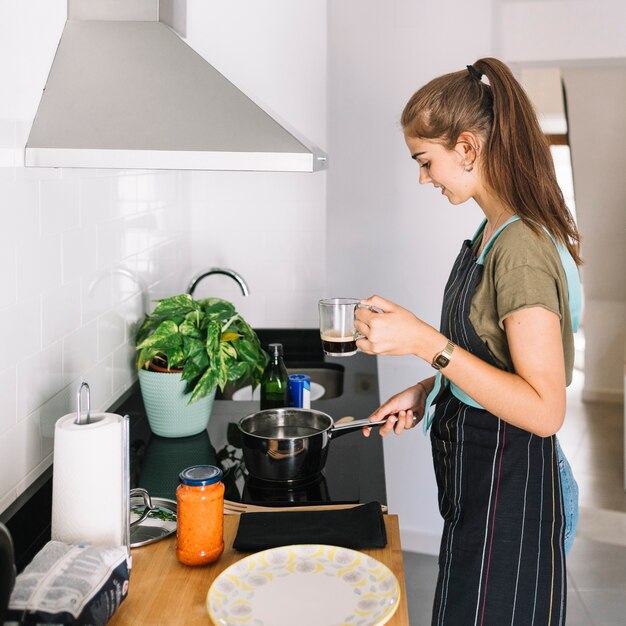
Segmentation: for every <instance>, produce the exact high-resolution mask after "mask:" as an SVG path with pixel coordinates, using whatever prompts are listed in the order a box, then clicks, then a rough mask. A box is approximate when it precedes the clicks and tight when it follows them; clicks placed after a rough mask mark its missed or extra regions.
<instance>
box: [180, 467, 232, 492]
mask: <svg viewBox="0 0 626 626" xmlns="http://www.w3.org/2000/svg"><path fill="white" fill-rule="evenodd" d="M178 478H179V479H180V482H181V483H182V484H183V485H190V486H192V487H206V486H207V485H212V484H213V483H218V482H220V480H222V470H221V469H220V468H219V467H215V466H214V465H192V466H191V467H188V468H187V469H184V470H183V471H182V472H181V473H180V474H179V475H178Z"/></svg>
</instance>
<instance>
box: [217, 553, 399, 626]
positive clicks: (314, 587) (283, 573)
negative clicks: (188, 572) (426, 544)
mask: <svg viewBox="0 0 626 626" xmlns="http://www.w3.org/2000/svg"><path fill="white" fill-rule="evenodd" d="M399 602H400V585H399V583H398V579H397V578H396V577H395V576H394V574H393V572H392V571H391V570H390V569H389V568H388V567H387V566H386V565H384V564H383V563H381V562H380V561H377V560H376V559H373V558H371V557H369V556H368V555H367V554H363V553H362V552H357V551H356V550H348V549H347V548H339V547H337V546H325V545H308V544H307V545H294V546H284V547H281V548H272V549H271V550H264V551H263V552H257V553H255V554H251V555H250V556H247V557H245V558H244V559H241V561H238V562H237V563H235V564H233V565H231V566H230V567H228V568H227V569H225V570H224V571H223V572H222V573H221V574H220V575H219V576H218V577H217V578H216V579H215V580H214V581H213V584H212V585H211V587H210V589H209V593H208V595H207V610H208V612H209V615H210V616H211V619H212V620H213V622H214V623H215V624H216V625H219V626H244V625H245V626H294V624H297V626H381V625H382V624H386V623H387V622H388V621H389V620H390V619H391V617H392V615H393V614H394V613H395V611H396V609H397V608H398V604H399Z"/></svg>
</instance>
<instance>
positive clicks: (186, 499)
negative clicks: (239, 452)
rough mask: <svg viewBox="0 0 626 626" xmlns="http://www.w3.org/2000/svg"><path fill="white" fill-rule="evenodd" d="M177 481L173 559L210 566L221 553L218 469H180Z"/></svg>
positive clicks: (221, 501)
mask: <svg viewBox="0 0 626 626" xmlns="http://www.w3.org/2000/svg"><path fill="white" fill-rule="evenodd" d="M179 479H180V484H179V485H178V487H177V489H176V500H177V501H178V513H177V517H178V525H177V530H176V537H177V543H176V556H177V557H178V560H179V561H180V562H181V563H184V564H185V565H206V564H207V563H212V562H213V561H216V560H217V559H218V558H219V557H220V556H221V554H222V552H223V551H224V484H223V483H222V482H221V480H222V470H220V469H219V468H217V467H214V466H212V465H194V466H193V467H188V468H187V469H185V470H183V471H182V472H181V473H180V474H179Z"/></svg>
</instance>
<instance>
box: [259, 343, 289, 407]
mask: <svg viewBox="0 0 626 626" xmlns="http://www.w3.org/2000/svg"><path fill="white" fill-rule="evenodd" d="M268 351H269V354H270V362H269V363H268V364H267V367H266V368H265V371H264V372H263V377H262V378H261V410H264V409H280V408H283V407H286V406H289V374H288V373H287V368H286V367H285V363H284V362H283V344H282V343H270V344H269V346H268Z"/></svg>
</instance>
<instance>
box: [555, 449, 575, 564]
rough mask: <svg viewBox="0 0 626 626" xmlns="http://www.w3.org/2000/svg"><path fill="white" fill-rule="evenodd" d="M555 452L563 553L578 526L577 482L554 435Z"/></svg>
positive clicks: (569, 545)
mask: <svg viewBox="0 0 626 626" xmlns="http://www.w3.org/2000/svg"><path fill="white" fill-rule="evenodd" d="M554 440H555V441H556V453H557V457H558V460H559V473H560V475H561V491H562V492H563V509H564V511H565V539H564V543H565V554H567V553H568V552H569V551H570V549H571V547H572V543H574V537H575V536H576V528H577V527H578V484H577V483H576V480H575V479H574V474H573V473H572V468H571V467H570V464H569V463H568V461H567V459H566V458H565V455H564V454H563V450H561V446H560V445H559V440H558V439H557V438H556V437H555V438H554Z"/></svg>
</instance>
